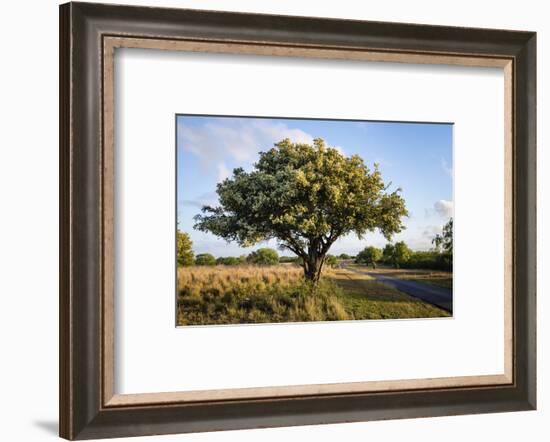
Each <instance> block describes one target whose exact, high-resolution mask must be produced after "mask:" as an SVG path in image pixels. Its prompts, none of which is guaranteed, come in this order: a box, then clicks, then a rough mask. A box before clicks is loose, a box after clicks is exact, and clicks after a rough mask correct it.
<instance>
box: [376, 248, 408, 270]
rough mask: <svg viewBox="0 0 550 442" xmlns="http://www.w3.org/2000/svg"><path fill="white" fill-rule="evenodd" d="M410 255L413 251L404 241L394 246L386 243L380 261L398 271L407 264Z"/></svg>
mask: <svg viewBox="0 0 550 442" xmlns="http://www.w3.org/2000/svg"><path fill="white" fill-rule="evenodd" d="M412 253H413V251H412V250H411V249H410V248H409V247H408V246H407V244H405V242H404V241H399V242H396V243H395V244H391V243H388V244H386V246H385V247H384V251H383V252H382V259H383V261H384V263H386V264H391V265H393V266H394V267H395V268H396V269H398V268H399V267H401V266H403V265H405V264H406V263H407V261H408V260H409V258H410V257H411V254H412Z"/></svg>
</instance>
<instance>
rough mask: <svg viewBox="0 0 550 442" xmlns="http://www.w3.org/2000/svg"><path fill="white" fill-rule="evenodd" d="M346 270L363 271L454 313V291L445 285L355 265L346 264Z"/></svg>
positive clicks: (401, 290) (408, 293)
mask: <svg viewBox="0 0 550 442" xmlns="http://www.w3.org/2000/svg"><path fill="white" fill-rule="evenodd" d="M344 268H345V269H346V270H349V271H351V272H355V273H363V274H366V275H369V276H372V277H373V278H374V279H376V280H378V281H380V282H383V283H384V284H387V285H390V286H392V287H394V288H396V289H397V290H399V291H400V292H403V293H406V294H407V295H410V296H414V297H415V298H419V299H422V300H423V301H426V302H429V303H430V304H433V305H436V306H438V307H440V308H442V309H443V310H447V311H448V312H449V313H451V314H452V313H453V292H452V291H451V290H449V289H446V288H444V287H436V286H433V285H429V284H424V283H421V282H416V281H407V280H405V279H399V278H394V277H391V276H387V275H382V274H380V273H374V272H369V271H368V270H361V269H357V268H353V267H347V266H344Z"/></svg>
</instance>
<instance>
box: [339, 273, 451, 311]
mask: <svg viewBox="0 0 550 442" xmlns="http://www.w3.org/2000/svg"><path fill="white" fill-rule="evenodd" d="M331 278H332V280H333V281H334V282H335V283H336V284H337V285H338V286H339V287H340V288H342V289H343V291H342V292H339V293H338V294H337V297H338V299H339V300H340V302H341V303H342V304H343V306H344V308H345V309H346V311H347V312H349V314H350V315H351V316H352V317H353V319H403V318H431V317H445V316H450V315H449V313H448V312H446V311H445V310H442V309H440V308H438V307H436V306H433V305H431V304H428V303H426V302H424V301H422V300H420V299H417V298H414V297H412V296H409V295H406V294H404V293H402V292H400V291H398V290H397V289H394V288H393V287H390V286H388V285H386V284H383V283H381V282H378V281H376V280H374V279H373V278H372V277H370V276H368V275H360V274H357V273H353V272H350V271H348V270H345V269H338V270H335V271H334V272H332V274H331Z"/></svg>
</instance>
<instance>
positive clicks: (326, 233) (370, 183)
mask: <svg viewBox="0 0 550 442" xmlns="http://www.w3.org/2000/svg"><path fill="white" fill-rule="evenodd" d="M259 156H260V157H259V160H258V162H257V163H256V164H255V166H254V169H253V170H252V171H250V172H245V171H244V170H243V169H242V168H237V169H234V170H233V175H232V177H230V178H227V179H225V180H224V181H222V182H221V183H218V186H217V193H218V197H219V202H220V204H219V206H217V207H211V206H205V207H203V209H202V211H203V213H202V214H200V215H197V216H196V217H195V220H196V224H195V228H197V229H199V230H201V231H206V232H211V233H213V234H214V235H217V236H219V237H221V238H224V239H226V240H227V241H236V242H237V243H239V244H240V245H241V246H244V247H246V246H251V245H253V244H256V243H258V242H260V241H265V240H269V239H273V238H275V239H277V240H278V242H279V245H280V247H282V248H285V249H288V250H290V251H292V252H293V253H294V254H296V255H297V256H299V257H300V258H302V260H303V267H304V274H305V276H306V278H308V279H310V280H312V281H317V280H318V278H319V276H320V273H321V269H322V266H323V263H324V260H325V256H326V254H327V252H328V251H329V249H330V247H331V246H332V244H333V243H334V242H335V241H336V240H337V239H338V238H339V237H341V236H342V235H346V234H348V233H351V232H354V233H356V234H357V235H358V236H359V237H360V238H361V237H362V236H363V235H365V234H366V233H367V232H372V231H374V230H375V229H378V230H380V232H382V234H383V235H384V236H385V237H386V238H388V239H390V238H391V236H392V235H393V234H395V233H398V232H400V231H401V230H402V229H403V224H402V218H403V217H404V216H407V215H408V213H407V209H406V208H405V201H404V199H403V198H402V197H401V195H400V189H396V190H394V191H388V188H389V185H387V184H385V183H384V181H383V179H382V175H381V173H380V171H379V169H378V166H377V165H375V166H374V169H373V170H371V169H369V167H367V165H366V164H365V163H364V161H363V160H362V159H361V157H359V156H358V155H353V156H351V157H346V156H344V155H342V154H341V153H340V152H339V151H338V150H337V149H334V148H331V147H327V145H326V144H325V142H324V141H323V140H322V139H315V140H314V142H313V145H310V144H304V143H293V142H291V141H290V140H289V139H284V140H282V141H280V142H278V143H276V144H275V146H274V147H273V148H272V149H270V150H268V151H267V152H260V154H259Z"/></svg>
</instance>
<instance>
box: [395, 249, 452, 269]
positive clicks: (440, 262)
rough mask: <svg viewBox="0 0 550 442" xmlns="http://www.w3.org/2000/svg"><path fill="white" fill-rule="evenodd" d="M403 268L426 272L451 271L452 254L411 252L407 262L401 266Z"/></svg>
mask: <svg viewBox="0 0 550 442" xmlns="http://www.w3.org/2000/svg"><path fill="white" fill-rule="evenodd" d="M402 267H403V268H409V269H427V270H444V271H452V270H453V254H452V253H449V252H443V253H439V252H437V251H429V252H412V253H411V255H410V257H409V259H408V261H407V262H405V263H403V264H402Z"/></svg>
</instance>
